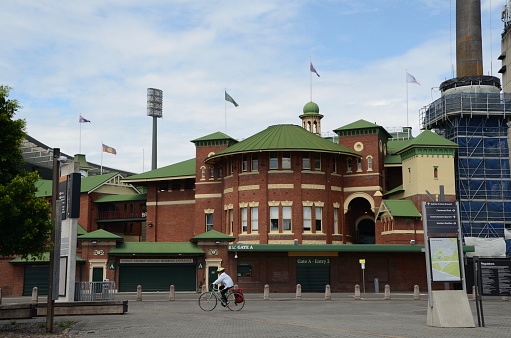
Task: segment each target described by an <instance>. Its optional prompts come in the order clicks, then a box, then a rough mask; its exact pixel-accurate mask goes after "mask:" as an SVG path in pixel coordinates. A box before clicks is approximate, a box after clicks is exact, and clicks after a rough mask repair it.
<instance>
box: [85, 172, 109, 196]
mask: <svg viewBox="0 0 511 338" xmlns="http://www.w3.org/2000/svg"><path fill="white" fill-rule="evenodd" d="M117 175H118V173H110V174H103V175H96V176H87V177H82V182H81V184H80V192H89V191H91V190H94V189H96V188H97V187H99V186H100V185H102V184H103V183H105V182H106V181H108V180H110V179H112V178H113V177H114V176H117Z"/></svg>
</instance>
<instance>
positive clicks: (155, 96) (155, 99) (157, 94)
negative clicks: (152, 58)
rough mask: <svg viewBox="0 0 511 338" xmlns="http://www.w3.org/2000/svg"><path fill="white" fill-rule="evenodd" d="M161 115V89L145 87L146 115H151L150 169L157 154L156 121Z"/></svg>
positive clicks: (154, 164)
mask: <svg viewBox="0 0 511 338" xmlns="http://www.w3.org/2000/svg"><path fill="white" fill-rule="evenodd" d="M162 115H163V91H162V90H160V89H155V88H147V116H152V117H153V153H152V160H151V170H154V169H156V158H157V156H156V154H157V143H156V139H157V121H156V119H157V118H158V117H162Z"/></svg>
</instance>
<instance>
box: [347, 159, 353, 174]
mask: <svg viewBox="0 0 511 338" xmlns="http://www.w3.org/2000/svg"><path fill="white" fill-rule="evenodd" d="M351 169H352V168H351V158H348V159H347V160H346V171H348V172H351Z"/></svg>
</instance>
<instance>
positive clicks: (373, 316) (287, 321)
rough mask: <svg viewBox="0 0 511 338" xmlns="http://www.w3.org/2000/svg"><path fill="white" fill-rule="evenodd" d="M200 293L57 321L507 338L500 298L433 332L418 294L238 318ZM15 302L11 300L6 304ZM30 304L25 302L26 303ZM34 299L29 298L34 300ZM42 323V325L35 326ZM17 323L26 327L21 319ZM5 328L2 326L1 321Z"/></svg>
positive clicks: (121, 331) (160, 330) (151, 330)
mask: <svg viewBox="0 0 511 338" xmlns="http://www.w3.org/2000/svg"><path fill="white" fill-rule="evenodd" d="M197 298H198V295H196V294H178V295H176V300H174V301H169V300H168V293H167V294H166V295H165V294H147V295H146V294H144V295H143V300H142V301H136V296H135V295H132V294H126V295H123V294H119V295H117V297H116V299H117V300H128V301H129V308H128V312H127V313H126V314H124V315H103V316H74V317H56V318H55V321H56V322H58V321H64V320H73V321H77V322H78V323H77V324H76V325H75V326H74V327H73V328H72V329H71V331H70V333H71V334H72V335H71V336H77V337H123V338H129V337H221V338H225V337H258V338H262V337H307V338H309V337H318V338H319V337H393V338H400V337H509V336H510V335H511V333H510V332H511V302H509V301H502V300H501V299H500V298H489V299H485V300H483V310H484V317H485V324H486V327H478V321H477V312H476V307H475V302H474V301H470V305H471V307H472V313H473V315H474V322H475V324H476V327H475V328H437V327H429V326H427V324H426V320H427V306H428V302H427V297H426V296H425V295H423V296H421V299H420V300H413V296H412V295H402V296H393V297H392V298H391V299H390V300H384V299H383V295H374V294H372V295H368V296H367V297H364V295H362V298H363V299H362V300H354V299H353V297H352V296H350V295H347V294H332V299H331V300H325V299H324V295H321V294H304V295H303V297H302V299H301V300H297V299H296V297H295V296H294V295H292V294H286V295H285V294H278V295H270V299H269V300H264V297H263V295H262V294H247V295H246V304H245V307H244V308H243V309H242V310H241V311H239V312H232V311H229V310H228V309H226V308H223V307H221V306H218V307H217V308H216V309H214V310H213V311H211V312H205V311H202V310H201V309H200V308H199V306H198V303H197ZM16 300H17V299H9V298H5V299H4V302H3V304H7V303H9V302H10V301H16ZM25 300H26V299H25ZM28 300H30V299H28ZM31 320H39V321H41V320H42V318H37V319H31ZM19 322H22V321H21V320H20V321H19ZM0 323H2V321H0Z"/></svg>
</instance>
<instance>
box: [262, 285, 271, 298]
mask: <svg viewBox="0 0 511 338" xmlns="http://www.w3.org/2000/svg"><path fill="white" fill-rule="evenodd" d="M263 298H264V299H265V300H268V299H270V286H269V285H268V284H266V285H265V286H264V295H263Z"/></svg>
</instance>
